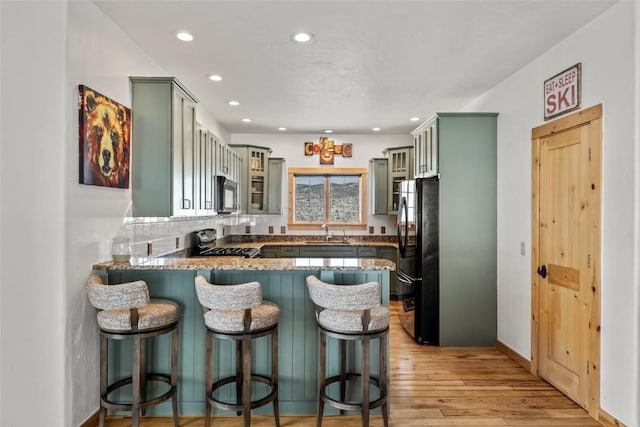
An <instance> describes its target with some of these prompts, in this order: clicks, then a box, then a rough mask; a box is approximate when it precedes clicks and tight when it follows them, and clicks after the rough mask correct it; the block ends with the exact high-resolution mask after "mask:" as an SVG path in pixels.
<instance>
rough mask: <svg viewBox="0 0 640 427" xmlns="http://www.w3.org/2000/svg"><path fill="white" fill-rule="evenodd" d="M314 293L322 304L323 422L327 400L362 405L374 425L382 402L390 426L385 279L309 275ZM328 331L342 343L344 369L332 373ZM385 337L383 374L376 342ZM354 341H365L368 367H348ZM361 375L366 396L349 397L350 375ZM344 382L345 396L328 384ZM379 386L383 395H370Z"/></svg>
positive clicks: (347, 405)
mask: <svg viewBox="0 0 640 427" xmlns="http://www.w3.org/2000/svg"><path fill="white" fill-rule="evenodd" d="M307 289H308V290H309V296H310V297H311V300H312V301H313V303H314V305H315V308H316V321H317V323H318V329H319V334H318V340H319V349H318V352H319V357H318V362H319V363H318V386H319V387H318V415H317V426H318V427H320V426H321V425H322V416H323V412H324V404H325V403H326V404H327V405H330V406H333V407H334V408H338V409H340V411H341V413H342V412H343V411H345V410H346V411H354V410H355V411H360V412H361V413H362V425H363V427H367V426H368V425H369V411H370V410H371V409H374V408H378V407H380V408H381V409H382V419H383V423H384V425H385V427H386V426H388V415H387V395H388V390H387V338H388V334H389V309H388V308H386V307H384V306H382V305H381V304H380V285H379V284H378V283H377V282H368V283H364V284H360V285H346V286H341V285H333V284H329V283H325V282H323V281H321V280H320V279H318V278H317V277H315V276H308V277H307ZM327 337H331V338H335V339H337V340H339V343H340V351H339V353H340V355H339V357H340V374H339V375H334V376H331V377H328V378H327V377H326V358H327V355H326V347H327ZM372 339H379V341H380V355H379V364H380V365H379V376H378V377H377V378H376V377H375V376H373V375H371V371H370V358H371V355H370V348H371V347H370V344H371V340H372ZM348 341H360V342H361V343H362V367H361V372H360V373H353V372H351V373H348V372H346V347H347V342H348ZM358 380H359V381H360V382H361V387H362V392H361V401H360V402H355V403H353V402H349V401H347V399H346V396H345V394H346V393H345V390H346V383H347V381H358ZM336 382H338V383H339V386H340V398H339V399H337V398H333V397H331V396H329V395H328V393H327V388H328V386H329V385H331V384H333V383H336ZM372 385H373V386H374V387H377V388H378V390H379V397H378V398H377V399H374V400H370V387H371V386H372Z"/></svg>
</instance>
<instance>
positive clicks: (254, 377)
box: [207, 374, 278, 412]
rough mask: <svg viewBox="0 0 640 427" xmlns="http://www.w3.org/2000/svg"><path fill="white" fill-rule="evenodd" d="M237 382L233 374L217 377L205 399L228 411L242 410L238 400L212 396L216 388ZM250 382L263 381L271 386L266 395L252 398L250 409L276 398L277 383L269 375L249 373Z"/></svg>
mask: <svg viewBox="0 0 640 427" xmlns="http://www.w3.org/2000/svg"><path fill="white" fill-rule="evenodd" d="M236 382H237V377H236V376H235V375H233V376H229V377H224V378H221V379H219V380H218V381H215V382H214V383H213V384H212V391H211V393H210V394H208V395H207V400H208V401H209V403H211V404H212V405H213V406H215V407H217V408H220V409H225V410H228V411H236V412H237V411H240V412H241V411H242V409H243V408H244V406H243V404H242V403H238V402H225V401H223V400H220V399H217V398H215V397H214V396H213V393H214V392H215V391H216V390H218V389H219V388H220V387H222V386H224V385H227V384H231V383H236ZM251 382H259V383H263V384H266V385H268V386H269V387H271V391H270V392H269V394H267V395H266V396H264V397H262V398H260V399H257V400H252V401H251V409H255V408H259V407H261V406H264V405H266V404H267V403H270V402H272V401H273V400H275V399H276V397H277V396H278V384H274V382H273V379H272V378H271V377H268V376H266V375H260V374H251Z"/></svg>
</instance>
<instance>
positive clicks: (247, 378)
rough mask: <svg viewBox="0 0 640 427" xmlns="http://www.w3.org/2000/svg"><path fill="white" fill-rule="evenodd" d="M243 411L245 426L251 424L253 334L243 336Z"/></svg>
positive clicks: (248, 426)
mask: <svg viewBox="0 0 640 427" xmlns="http://www.w3.org/2000/svg"><path fill="white" fill-rule="evenodd" d="M242 347H243V348H242V405H243V408H242V412H243V413H244V427H250V426H251V335H250V334H244V336H243V337H242Z"/></svg>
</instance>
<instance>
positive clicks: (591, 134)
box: [532, 105, 602, 418]
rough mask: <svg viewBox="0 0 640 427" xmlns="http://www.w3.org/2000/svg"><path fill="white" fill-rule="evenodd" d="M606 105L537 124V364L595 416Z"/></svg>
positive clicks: (534, 257)
mask: <svg viewBox="0 0 640 427" xmlns="http://www.w3.org/2000/svg"><path fill="white" fill-rule="evenodd" d="M601 116H602V108H601V106H599V105H598V106H596V107H592V108H590V109H588V110H584V111H582V112H579V113H576V114H573V115H571V116H567V117H565V118H562V119H559V120H556V121H554V122H550V123H548V124H545V125H543V126H540V127H538V128H536V129H534V130H533V132H532V135H533V181H532V184H533V215H532V219H533V251H532V267H533V272H532V283H533V289H532V291H533V292H532V296H533V299H532V304H533V307H532V312H533V324H532V338H533V340H532V341H533V342H532V362H533V363H532V365H533V369H534V370H536V369H537V373H538V375H539V376H540V377H542V378H544V379H545V380H547V381H548V382H549V383H551V384H552V385H553V386H555V387H556V388H557V389H559V390H560V391H562V392H563V393H565V394H566V395H567V396H569V397H570V398H571V399H572V400H574V401H575V402H576V403H578V404H579V405H581V406H583V407H584V408H585V409H586V410H587V411H588V412H589V413H590V414H591V415H592V416H593V417H594V418H597V412H598V406H599V388H600V387H599V384H600V374H599V371H600V369H599V366H600V365H599V356H600V193H601V192H600V170H601V160H600V159H601V156H600V153H601Z"/></svg>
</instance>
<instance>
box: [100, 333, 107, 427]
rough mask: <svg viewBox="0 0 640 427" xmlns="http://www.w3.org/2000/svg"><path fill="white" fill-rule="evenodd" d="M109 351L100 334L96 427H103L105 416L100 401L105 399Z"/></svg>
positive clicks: (105, 340) (103, 407) (104, 408)
mask: <svg viewBox="0 0 640 427" xmlns="http://www.w3.org/2000/svg"><path fill="white" fill-rule="evenodd" d="M108 351H109V341H108V340H107V337H106V336H105V335H104V334H103V333H100V419H99V421H98V426H99V427H103V426H104V419H105V417H106V416H107V408H106V407H105V406H104V404H103V403H102V399H103V398H106V397H107V377H108V374H109V364H108V363H107V355H108Z"/></svg>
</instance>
